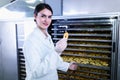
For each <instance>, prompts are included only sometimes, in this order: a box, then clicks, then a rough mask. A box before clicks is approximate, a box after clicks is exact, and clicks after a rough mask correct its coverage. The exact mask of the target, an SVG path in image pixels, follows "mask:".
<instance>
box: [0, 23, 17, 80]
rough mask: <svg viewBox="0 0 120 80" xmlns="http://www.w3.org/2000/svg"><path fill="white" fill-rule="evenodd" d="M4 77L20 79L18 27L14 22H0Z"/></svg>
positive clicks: (5, 79) (3, 78)
mask: <svg viewBox="0 0 120 80" xmlns="http://www.w3.org/2000/svg"><path fill="white" fill-rule="evenodd" d="M0 25H1V26H0V32H1V35H0V38H1V44H0V45H1V52H0V54H1V57H2V58H1V59H2V60H1V65H2V67H0V68H1V69H0V70H2V73H1V75H2V79H0V80H18V69H17V68H18V66H17V50H16V29H15V24H14V22H6V21H5V22H4V21H3V22H0Z"/></svg>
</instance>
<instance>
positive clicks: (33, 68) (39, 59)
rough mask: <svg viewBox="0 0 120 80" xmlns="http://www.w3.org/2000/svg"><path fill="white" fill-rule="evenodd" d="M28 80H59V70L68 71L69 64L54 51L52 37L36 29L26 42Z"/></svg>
mask: <svg viewBox="0 0 120 80" xmlns="http://www.w3.org/2000/svg"><path fill="white" fill-rule="evenodd" d="M23 53H24V57H25V64H26V74H27V77H26V80H58V74H57V70H62V71H67V70H68V67H69V63H67V62H63V60H62V58H61V57H60V55H59V54H58V53H56V51H55V49H54V45H53V42H52V39H51V36H50V35H49V34H48V37H46V36H45V35H44V34H43V33H42V32H41V30H40V29H39V28H38V27H36V28H35V29H34V31H33V32H32V33H31V34H30V35H29V37H28V38H27V39H26V41H25V42H24V47H23Z"/></svg>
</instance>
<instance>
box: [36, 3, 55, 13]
mask: <svg viewBox="0 0 120 80" xmlns="http://www.w3.org/2000/svg"><path fill="white" fill-rule="evenodd" d="M45 8H46V9H48V10H50V11H51V12H52V14H53V10H52V8H51V6H50V5H48V4H46V3H39V4H38V5H36V7H35V10H34V14H35V15H37V14H38V13H39V12H40V11H41V10H43V9H45Z"/></svg>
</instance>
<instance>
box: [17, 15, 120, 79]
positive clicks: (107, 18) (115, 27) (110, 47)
mask: <svg viewBox="0 0 120 80" xmlns="http://www.w3.org/2000/svg"><path fill="white" fill-rule="evenodd" d="M119 27H120V20H119V14H99V15H98V14H96V15H81V16H54V17H53V21H52V24H51V26H50V27H49V29H48V31H49V33H50V34H51V36H52V39H53V42H54V44H55V43H56V42H57V41H58V40H60V39H61V38H63V34H64V32H65V31H67V32H68V33H69V38H68V41H67V42H68V46H67V48H66V49H65V51H64V52H63V54H62V55H61V57H62V58H63V60H64V61H67V62H76V63H77V64H78V69H77V70H75V71H71V70H68V71H67V72H62V71H58V75H59V80H119V79H120V77H119V73H120V59H119V57H120V52H119V49H120V42H119V38H120V37H119V36H120V28H119ZM18 43H19V41H18ZM18 59H19V79H20V80H24V79H25V76H26V75H25V74H26V73H25V61H24V55H23V52H22V48H19V47H18Z"/></svg>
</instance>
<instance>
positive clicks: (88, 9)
mask: <svg viewBox="0 0 120 80" xmlns="http://www.w3.org/2000/svg"><path fill="white" fill-rule="evenodd" d="M68 2H69V3H68ZM119 5H120V0H114V1H113V0H87V1H85V0H63V15H80V14H97V13H108V12H120V7H119Z"/></svg>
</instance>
